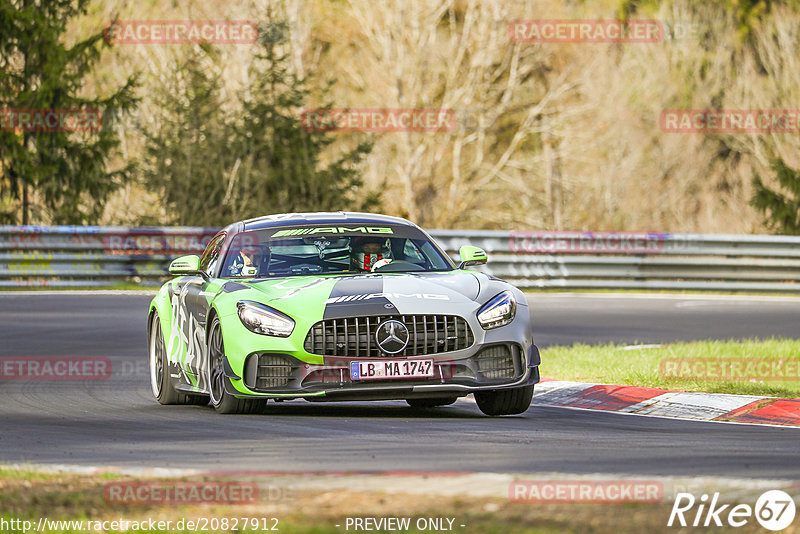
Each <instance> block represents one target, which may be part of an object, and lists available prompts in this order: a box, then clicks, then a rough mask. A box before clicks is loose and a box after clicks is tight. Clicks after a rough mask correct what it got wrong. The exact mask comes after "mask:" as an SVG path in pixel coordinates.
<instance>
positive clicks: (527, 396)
mask: <svg viewBox="0 0 800 534" xmlns="http://www.w3.org/2000/svg"><path fill="white" fill-rule="evenodd" d="M532 399H533V385H530V386H522V387H519V388H509V389H495V390H490V391H476V392H475V402H477V403H478V408H480V410H481V411H482V412H483V413H485V414H486V415H517V414H521V413H524V412H525V411H527V410H528V408H530V406H531V400H532Z"/></svg>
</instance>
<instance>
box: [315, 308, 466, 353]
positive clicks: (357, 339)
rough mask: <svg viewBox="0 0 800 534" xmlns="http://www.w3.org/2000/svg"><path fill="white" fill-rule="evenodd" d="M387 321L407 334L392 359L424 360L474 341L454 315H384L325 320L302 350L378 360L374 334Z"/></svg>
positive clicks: (462, 322) (463, 324)
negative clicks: (394, 322) (405, 342)
mask: <svg viewBox="0 0 800 534" xmlns="http://www.w3.org/2000/svg"><path fill="white" fill-rule="evenodd" d="M389 319H395V320H398V321H401V322H402V323H403V324H405V325H406V327H407V328H408V332H409V340H408V345H407V346H406V348H405V349H404V350H403V351H402V352H399V353H396V354H392V355H391V356H423V355H427V354H438V353H441V352H451V351H455V350H463V349H466V348H469V347H470V346H472V344H473V343H474V342H475V337H474V336H473V335H472V330H471V329H470V327H469V325H468V324H467V321H466V320H465V319H464V318H462V317H458V316H455V315H387V316H370V317H347V318H342V319H327V320H324V321H320V322H318V323H316V324H315V325H314V326H312V327H311V330H309V331H308V335H307V336H306V340H305V344H304V348H305V350H306V352H308V353H309V354H319V355H322V356H349V357H362V356H363V357H379V356H384V355H385V353H384V352H383V351H381V349H380V348H379V347H378V344H377V341H376V339H375V332H376V331H377V329H378V325H380V324H381V323H383V322H384V321H387V320H389Z"/></svg>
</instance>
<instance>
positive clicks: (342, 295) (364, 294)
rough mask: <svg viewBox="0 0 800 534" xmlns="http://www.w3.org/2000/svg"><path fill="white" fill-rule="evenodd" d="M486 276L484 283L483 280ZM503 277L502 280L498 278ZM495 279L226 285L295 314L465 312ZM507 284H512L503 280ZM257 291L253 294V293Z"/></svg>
mask: <svg viewBox="0 0 800 534" xmlns="http://www.w3.org/2000/svg"><path fill="white" fill-rule="evenodd" d="M482 282H483V284H482ZM496 282H499V281H496ZM493 283H495V281H493V280H491V279H490V278H489V277H487V276H486V275H483V274H481V273H477V272H472V271H449V272H441V273H386V274H378V273H374V274H363V275H352V276H341V275H338V276H296V277H288V278H280V279H275V280H272V279H270V280H253V281H246V282H245V281H243V282H229V283H228V284H226V285H228V286H230V287H227V288H225V290H226V291H236V290H237V289H245V288H248V289H251V290H255V291H257V292H258V293H259V294H260V298H259V300H261V301H262V302H263V303H264V304H268V305H270V306H273V307H275V308H277V309H280V310H283V311H285V312H287V313H289V314H292V315H294V314H298V313H303V310H304V309H305V310H307V311H309V312H310V311H311V309H313V308H316V309H318V307H319V306H323V307H324V310H323V318H325V319H334V318H340V317H353V316H363V315H386V314H400V315H406V314H408V315H411V314H459V313H464V312H465V311H466V310H473V309H476V308H477V307H478V305H479V301H480V302H482V301H483V299H481V298H479V297H481V296H482V293H484V291H482V285H484V286H486V285H492V284H493ZM503 285H506V284H503ZM251 295H252V294H251Z"/></svg>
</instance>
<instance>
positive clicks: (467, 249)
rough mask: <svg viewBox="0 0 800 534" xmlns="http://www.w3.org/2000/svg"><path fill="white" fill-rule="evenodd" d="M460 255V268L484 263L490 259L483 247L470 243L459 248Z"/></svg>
mask: <svg viewBox="0 0 800 534" xmlns="http://www.w3.org/2000/svg"><path fill="white" fill-rule="evenodd" d="M458 255H459V256H461V263H460V264H459V266H458V268H459V269H463V268H464V267H469V266H470V265H483V264H484V263H486V262H487V261H488V259H489V258H488V256H486V252H484V251H483V249H482V248H478V247H471V246H469V245H464V246H463V247H461V248H460V249H458Z"/></svg>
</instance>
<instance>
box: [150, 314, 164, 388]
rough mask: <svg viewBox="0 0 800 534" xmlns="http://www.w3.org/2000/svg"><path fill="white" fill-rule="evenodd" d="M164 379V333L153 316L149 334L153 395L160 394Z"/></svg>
mask: <svg viewBox="0 0 800 534" xmlns="http://www.w3.org/2000/svg"><path fill="white" fill-rule="evenodd" d="M163 381H164V335H163V334H162V333H161V325H160V324H159V322H158V317H155V318H153V328H152V334H151V335H150V387H151V388H152V390H153V395H154V396H155V397H156V398H158V397H159V396H160V395H161V387H162V384H163Z"/></svg>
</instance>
